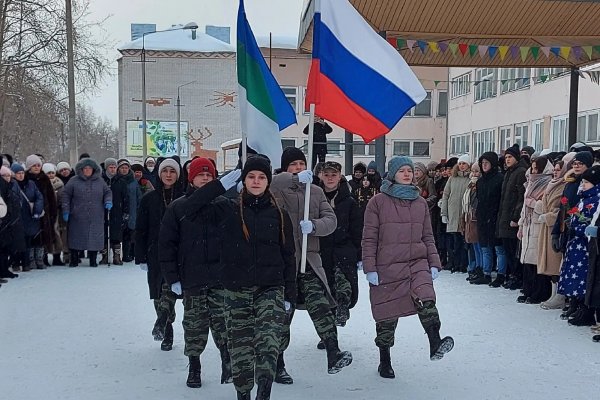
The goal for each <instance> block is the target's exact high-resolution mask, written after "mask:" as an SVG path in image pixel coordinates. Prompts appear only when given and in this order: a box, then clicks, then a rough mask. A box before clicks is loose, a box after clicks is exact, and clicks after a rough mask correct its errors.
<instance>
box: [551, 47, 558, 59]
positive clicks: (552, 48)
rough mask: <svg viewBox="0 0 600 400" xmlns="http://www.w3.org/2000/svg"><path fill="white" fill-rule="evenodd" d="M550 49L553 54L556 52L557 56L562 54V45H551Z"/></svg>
mask: <svg viewBox="0 0 600 400" xmlns="http://www.w3.org/2000/svg"><path fill="white" fill-rule="evenodd" d="M550 51H551V52H552V54H554V55H555V56H556V57H558V56H560V47H550Z"/></svg>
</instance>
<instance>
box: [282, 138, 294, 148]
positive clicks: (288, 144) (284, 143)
mask: <svg viewBox="0 0 600 400" xmlns="http://www.w3.org/2000/svg"><path fill="white" fill-rule="evenodd" d="M281 147H282V148H283V149H285V148H287V147H296V139H281Z"/></svg>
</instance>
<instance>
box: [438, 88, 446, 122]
mask: <svg viewBox="0 0 600 400" xmlns="http://www.w3.org/2000/svg"><path fill="white" fill-rule="evenodd" d="M447 115H448V92H438V108H437V116H438V117H445V116H447Z"/></svg>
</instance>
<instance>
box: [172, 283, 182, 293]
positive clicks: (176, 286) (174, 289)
mask: <svg viewBox="0 0 600 400" xmlns="http://www.w3.org/2000/svg"><path fill="white" fill-rule="evenodd" d="M171 292H173V293H175V294H176V295H177V296H181V294H182V293H183V290H181V282H175V283H174V284H172V285H171Z"/></svg>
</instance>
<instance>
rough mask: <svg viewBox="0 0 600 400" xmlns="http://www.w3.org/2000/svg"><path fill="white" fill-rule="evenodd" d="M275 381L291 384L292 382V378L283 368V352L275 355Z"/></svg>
mask: <svg viewBox="0 0 600 400" xmlns="http://www.w3.org/2000/svg"><path fill="white" fill-rule="evenodd" d="M275 383H280V384H282V385H291V384H292V383H294V379H292V377H291V376H290V374H288V373H287V371H286V370H285V361H284V360H283V353H280V354H279V357H277V370H276V371H275Z"/></svg>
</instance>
